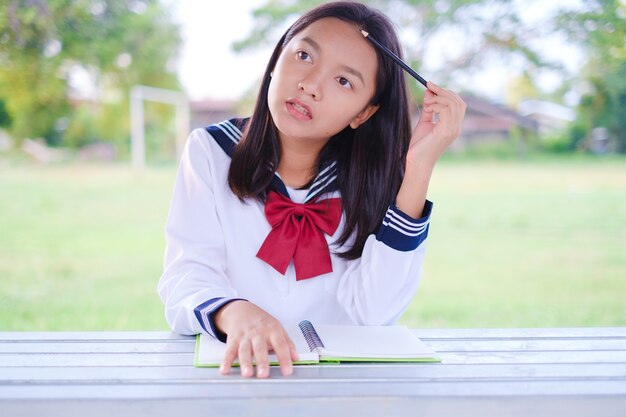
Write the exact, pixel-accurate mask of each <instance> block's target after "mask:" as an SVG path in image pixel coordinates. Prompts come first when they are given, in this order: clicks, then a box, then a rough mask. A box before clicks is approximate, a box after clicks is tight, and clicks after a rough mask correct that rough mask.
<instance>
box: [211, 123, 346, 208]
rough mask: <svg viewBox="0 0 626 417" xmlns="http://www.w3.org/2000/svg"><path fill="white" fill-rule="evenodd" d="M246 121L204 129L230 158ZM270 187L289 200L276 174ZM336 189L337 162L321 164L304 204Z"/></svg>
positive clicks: (282, 183)
mask: <svg viewBox="0 0 626 417" xmlns="http://www.w3.org/2000/svg"><path fill="white" fill-rule="evenodd" d="M248 120H249V118H233V119H230V120H226V121H223V122H221V123H216V124H213V125H210V126H207V127H206V128H205V129H206V131H207V132H208V133H209V134H210V135H211V136H212V137H213V138H214V139H215V141H216V142H217V144H218V145H219V146H220V148H222V150H223V151H224V152H225V153H226V155H228V156H230V157H232V155H233V152H234V151H235V146H237V144H238V143H239V140H240V139H241V136H242V135H243V130H244V129H245V127H246V124H247V123H248ZM272 187H273V188H274V189H275V190H276V191H278V192H279V193H281V194H282V195H284V196H285V197H287V198H290V197H289V193H288V192H287V187H286V186H285V183H284V182H283V181H282V180H281V179H280V177H279V176H278V174H276V173H274V179H273V180H272ZM337 189H338V184H337V161H329V162H326V163H323V164H322V165H321V166H320V168H319V172H318V174H317V176H316V177H315V180H314V181H313V183H312V184H311V188H310V189H309V192H308V193H307V196H306V198H305V200H304V202H305V203H308V202H309V201H312V200H313V199H315V198H316V197H318V196H320V195H322V194H324V193H328V192H332V191H336V190H337Z"/></svg>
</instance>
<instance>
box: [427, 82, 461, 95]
mask: <svg viewBox="0 0 626 417" xmlns="http://www.w3.org/2000/svg"><path fill="white" fill-rule="evenodd" d="M426 86H427V87H428V89H429V90H430V91H432V92H433V93H435V94H436V95H437V96H441V95H443V96H448V97H449V96H450V95H451V94H454V93H453V92H452V91H450V90H446V89H445V88H443V87H440V86H438V85H437V84H435V83H434V82H432V81H428V82H427V83H426Z"/></svg>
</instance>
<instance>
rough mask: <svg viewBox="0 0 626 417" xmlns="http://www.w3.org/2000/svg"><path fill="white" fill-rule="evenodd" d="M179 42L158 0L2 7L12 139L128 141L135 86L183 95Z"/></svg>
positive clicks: (4, 89) (2, 82) (11, 1)
mask: <svg viewBox="0 0 626 417" xmlns="http://www.w3.org/2000/svg"><path fill="white" fill-rule="evenodd" d="M179 44H180V35H179V28H178V26H177V25H176V24H175V23H173V22H172V19H171V14H170V13H169V12H168V10H167V9H166V8H165V7H164V6H163V5H162V4H161V3H160V2H159V1H158V0H8V1H3V2H1V3H0V102H2V101H3V102H4V103H5V104H6V109H7V112H8V115H9V116H10V120H11V125H10V130H11V133H12V134H13V136H14V137H15V138H16V139H18V140H21V139H23V138H25V137H44V138H46V140H47V141H48V142H49V143H51V144H58V143H60V142H62V143H63V144H64V145H71V146H72V145H73V146H78V145H82V144H84V143H88V142H91V141H94V140H110V141H117V142H119V143H124V142H125V141H126V140H127V138H128V136H129V133H128V129H129V127H128V126H129V121H128V91H129V89H130V87H131V86H132V85H134V84H146V85H151V86H156V87H162V88H171V89H180V86H179V83H178V80H177V78H176V75H175V73H174V71H175V65H174V64H175V62H174V59H175V54H176V51H177V50H178V47H179ZM77 84H79V85H77ZM85 90H87V91H88V92H89V93H88V94H85ZM154 119H159V117H154ZM161 123H163V122H161Z"/></svg>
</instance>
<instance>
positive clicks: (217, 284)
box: [158, 130, 237, 337]
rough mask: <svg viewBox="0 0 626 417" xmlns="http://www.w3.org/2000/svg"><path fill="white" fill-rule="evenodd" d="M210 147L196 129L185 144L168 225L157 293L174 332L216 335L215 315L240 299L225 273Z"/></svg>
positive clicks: (223, 250)
mask: <svg viewBox="0 0 626 417" xmlns="http://www.w3.org/2000/svg"><path fill="white" fill-rule="evenodd" d="M207 146H208V145H207V143H206V138H205V137H203V136H202V132H201V131H198V130H197V131H194V132H192V134H191V135H190V137H189V140H188V141H187V144H186V145H185V149H184V151H183V155H182V157H181V162H180V167H179V170H178V174H177V178H176V182H175V186H174V192H173V196H172V202H171V205H170V211H169V215H168V219H167V223H166V228H165V232H166V241H167V249H166V252H165V258H164V272H163V275H162V276H161V279H160V281H159V285H158V293H159V295H160V297H161V300H163V303H164V304H165V316H166V319H167V322H168V324H169V325H170V327H171V328H172V330H173V331H175V332H177V333H181V334H189V335H191V334H197V333H208V334H210V335H212V336H214V337H216V336H218V335H219V333H218V332H217V331H216V329H215V328H214V326H213V322H212V320H211V314H213V313H214V312H215V311H217V309H218V308H219V307H220V306H222V305H224V303H227V302H229V301H232V300H233V299H237V291H236V290H235V289H234V288H233V287H232V286H231V284H230V282H229V280H228V278H227V277H226V274H225V272H224V271H225V259H226V253H225V248H224V240H223V237H222V229H221V225H220V222H219V220H218V217H217V213H216V208H215V202H214V194H213V187H212V184H211V181H212V179H211V176H212V175H211V174H212V173H211V169H214V167H211V166H210V161H209V155H208V152H209V151H208V148H207Z"/></svg>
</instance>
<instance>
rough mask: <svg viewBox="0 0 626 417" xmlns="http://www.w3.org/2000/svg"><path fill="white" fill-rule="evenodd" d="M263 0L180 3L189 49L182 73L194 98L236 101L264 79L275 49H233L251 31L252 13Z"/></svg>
mask: <svg viewBox="0 0 626 417" xmlns="http://www.w3.org/2000/svg"><path fill="white" fill-rule="evenodd" d="M262 3H263V0H237V1H232V0H230V1H193V0H180V1H177V2H176V4H175V7H176V9H177V16H178V19H179V22H180V23H181V25H182V35H183V49H182V51H181V54H180V59H179V66H178V74H179V76H180V80H181V82H182V84H183V88H184V90H185V92H186V93H187V94H188V96H189V97H190V98H191V99H192V100H199V99H204V98H211V99H236V98H238V97H239V96H241V94H243V93H244V92H245V91H246V90H248V89H249V88H250V87H251V86H252V85H253V84H254V83H255V81H256V80H257V79H258V78H260V77H261V75H262V73H263V71H264V69H265V64H266V63H267V60H268V58H269V56H270V53H271V51H270V50H269V49H265V50H260V51H255V52H244V53H239V54H236V53H235V52H233V51H232V48H231V45H232V43H233V42H234V41H237V40H240V39H243V38H245V37H246V35H247V34H248V32H249V28H250V25H251V24H252V18H251V14H250V12H251V11H252V9H254V7H255V6H258V5H260V4H262Z"/></svg>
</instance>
